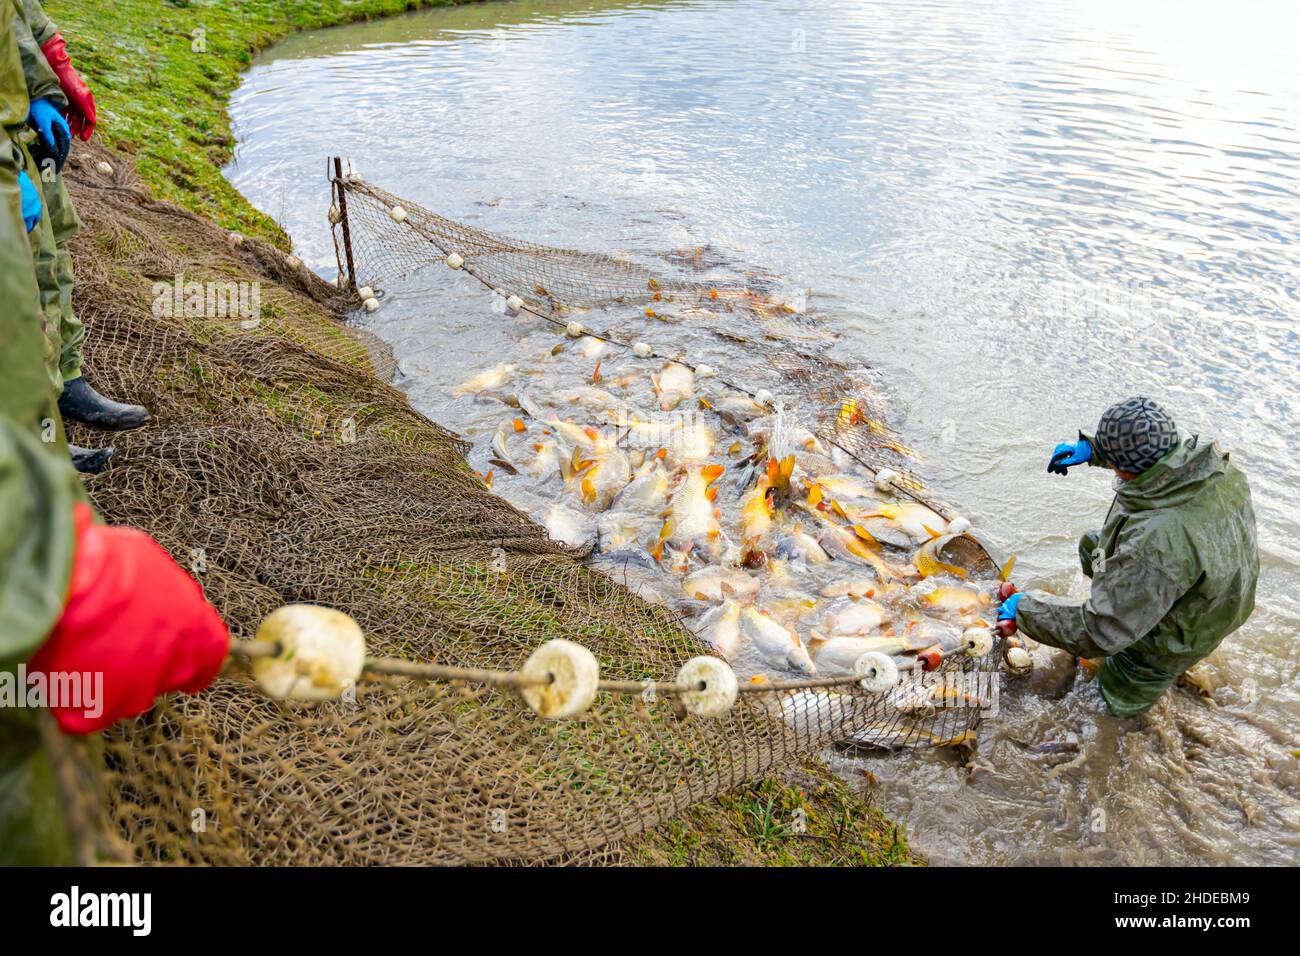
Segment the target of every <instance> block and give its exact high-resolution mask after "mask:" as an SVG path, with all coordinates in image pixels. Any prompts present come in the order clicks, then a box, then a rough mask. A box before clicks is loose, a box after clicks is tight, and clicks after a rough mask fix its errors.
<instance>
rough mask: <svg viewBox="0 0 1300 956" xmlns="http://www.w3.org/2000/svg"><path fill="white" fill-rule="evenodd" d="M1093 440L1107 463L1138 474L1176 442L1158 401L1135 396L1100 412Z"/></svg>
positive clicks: (1171, 422)
mask: <svg viewBox="0 0 1300 956" xmlns="http://www.w3.org/2000/svg"><path fill="white" fill-rule="evenodd" d="M1096 442H1097V447H1099V448H1100V449H1101V452H1102V454H1104V455H1105V456H1106V458H1107V459H1108V460H1109V461H1110V462H1111V464H1113V465H1115V466H1116V467H1117V468H1119V469H1120V470H1122V471H1127V472H1131V473H1132V474H1135V475H1140V474H1142V472H1144V471H1146V470H1147V469H1148V468H1150V467H1151V466H1152V465H1154V464H1155V463H1156V462H1158V461H1159V460H1160V459H1161V458H1163V457H1164V456H1165V455H1166V454H1167V453H1168V452H1169V450H1170V449H1171V448H1173V447H1174V445H1175V444H1176V443H1177V442H1178V427H1177V426H1176V425H1175V424H1174V420H1173V419H1172V418H1170V417H1169V413H1168V412H1166V411H1165V410H1164V409H1163V408H1161V407H1160V406H1159V405H1158V404H1156V403H1155V402H1154V401H1152V400H1151V399H1149V398H1142V397H1141V396H1139V397H1138V398H1130V399H1129V400H1128V401H1126V402H1119V403H1118V404H1116V405H1112V406H1111V407H1110V408H1108V409H1106V411H1105V412H1104V413H1102V416H1101V421H1099V422H1097V434H1096Z"/></svg>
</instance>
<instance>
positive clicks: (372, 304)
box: [361, 296, 379, 312]
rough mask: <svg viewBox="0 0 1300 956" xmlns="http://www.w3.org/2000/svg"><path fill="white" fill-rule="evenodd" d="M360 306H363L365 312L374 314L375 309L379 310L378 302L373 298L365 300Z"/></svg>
mask: <svg viewBox="0 0 1300 956" xmlns="http://www.w3.org/2000/svg"><path fill="white" fill-rule="evenodd" d="M361 304H362V305H363V306H365V309H366V311H367V312H374V311H375V310H376V309H378V308H379V300H378V299H376V298H375V297H374V296H371V297H370V298H369V299H366V300H365V301H364V302H362V303H361Z"/></svg>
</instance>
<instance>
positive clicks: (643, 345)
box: [632, 342, 652, 358]
mask: <svg viewBox="0 0 1300 956" xmlns="http://www.w3.org/2000/svg"><path fill="white" fill-rule="evenodd" d="M651 351H652V349H651V348H650V343H649V342H635V343H633V345H632V354H633V355H635V356H636V357H637V358H649V357H650V353H651Z"/></svg>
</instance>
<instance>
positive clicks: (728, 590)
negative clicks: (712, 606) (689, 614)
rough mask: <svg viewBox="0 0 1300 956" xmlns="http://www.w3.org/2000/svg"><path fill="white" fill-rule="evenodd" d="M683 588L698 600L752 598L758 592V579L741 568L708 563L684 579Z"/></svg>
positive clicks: (687, 594) (688, 594) (687, 593)
mask: <svg viewBox="0 0 1300 956" xmlns="http://www.w3.org/2000/svg"><path fill="white" fill-rule="evenodd" d="M682 590H683V591H685V592H686V596H687V597H691V598H695V600H697V601H721V600H722V599H723V598H727V597H743V598H752V597H753V596H754V595H756V594H757V593H758V580H757V579H756V578H753V577H751V576H750V575H748V574H746V573H745V572H744V571H742V570H741V569H740V568H724V567H720V566H718V565H716V564H711V565H707V566H706V567H703V568H701V569H700V570H698V571H694V572H692V573H690V574H688V575H686V577H685V578H683V579H682Z"/></svg>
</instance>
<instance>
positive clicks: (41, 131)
mask: <svg viewBox="0 0 1300 956" xmlns="http://www.w3.org/2000/svg"><path fill="white" fill-rule="evenodd" d="M27 125H28V126H30V127H31V128H32V129H34V130H36V135H37V136H38V137H39V138H40V141H41V146H42V147H44V153H45V154H46V155H47V156H51V157H53V159H54V171H55V172H60V173H61V172H63V163H64V161H65V160H66V159H67V158H68V150H70V149H71V148H72V130H71V129H69V128H68V121H67V120H66V119H64V118H63V114H62V113H60V112H59V108H58V107H57V106H55V105H54V104H53V103H51V102H50V101H49V100H48V99H45V98H44V97H42V98H41V99H39V100H32V106H31V110H30V111H29V112H28V113H27Z"/></svg>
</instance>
